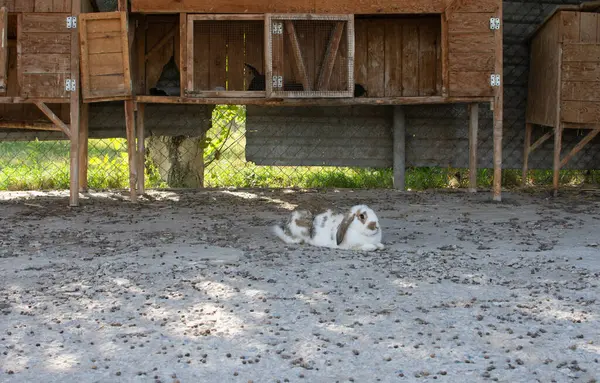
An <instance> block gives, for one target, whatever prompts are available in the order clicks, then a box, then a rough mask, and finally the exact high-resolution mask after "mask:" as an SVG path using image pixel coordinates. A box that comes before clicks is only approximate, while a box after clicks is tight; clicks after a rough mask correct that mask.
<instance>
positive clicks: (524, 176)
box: [521, 122, 533, 187]
mask: <svg viewBox="0 0 600 383" xmlns="http://www.w3.org/2000/svg"><path fill="white" fill-rule="evenodd" d="M532 130H533V124H531V123H529V122H528V123H526V124H525V143H524V145H523V147H524V148H523V174H522V175H521V186H523V187H524V186H526V185H527V171H528V170H529V154H530V153H531V133H532Z"/></svg>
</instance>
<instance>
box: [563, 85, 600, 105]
mask: <svg viewBox="0 0 600 383" xmlns="http://www.w3.org/2000/svg"><path fill="white" fill-rule="evenodd" d="M561 100H562V101H597V102H600V82H575V81H563V82H562V92H561Z"/></svg>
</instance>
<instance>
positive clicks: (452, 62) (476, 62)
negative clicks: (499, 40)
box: [449, 52, 494, 73]
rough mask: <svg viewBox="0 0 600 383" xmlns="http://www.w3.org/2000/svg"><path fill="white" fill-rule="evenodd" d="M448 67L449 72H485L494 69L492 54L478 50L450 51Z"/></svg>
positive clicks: (490, 71)
mask: <svg viewBox="0 0 600 383" xmlns="http://www.w3.org/2000/svg"><path fill="white" fill-rule="evenodd" d="M449 69H450V71H451V72H487V73H492V72H493V71H494V56H493V55H490V54H489V53H479V52H450V53H449Z"/></svg>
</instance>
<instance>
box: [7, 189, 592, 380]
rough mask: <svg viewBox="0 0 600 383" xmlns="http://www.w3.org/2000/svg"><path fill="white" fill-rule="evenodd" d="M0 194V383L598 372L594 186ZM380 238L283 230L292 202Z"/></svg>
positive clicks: (584, 375)
mask: <svg viewBox="0 0 600 383" xmlns="http://www.w3.org/2000/svg"><path fill="white" fill-rule="evenodd" d="M489 197H490V195H489V193H480V194H477V195H469V194H465V193H398V192H394V191H375V192H373V191H360V192H353V191H337V192H336V191H328V192H319V191H307V192H302V193H298V192H289V191H288V192H286V191H269V190H257V191H252V190H244V191H211V192H162V193H158V192H154V193H150V195H149V197H148V199H143V200H142V201H141V203H140V204H138V205H137V206H136V205H132V204H130V203H129V202H127V201H126V200H125V199H124V198H123V197H122V196H121V195H119V194H102V193H97V194H94V195H92V196H91V197H89V198H85V199H83V200H82V206H81V207H80V208H77V209H69V208H68V207H67V199H66V197H65V194H64V193H55V194H51V193H1V194H0V209H1V210H0V220H1V221H0V228H1V230H0V287H1V289H0V381H2V382H159V381H160V382H169V383H171V382H177V381H179V382H219V383H221V382H244V383H247V382H249V381H252V382H348V381H350V382H379V381H381V382H397V381H398V382H402V381H424V380H427V381H433V380H436V381H442V382H479V381H489V380H493V381H501V382H571V381H578V382H595V381H596V379H599V380H600V364H599V362H598V360H599V359H600V302H599V301H598V298H599V293H600V288H599V283H600V278H599V276H600V247H599V243H600V197H599V196H598V195H597V194H574V193H572V194H568V195H562V196H561V197H559V198H557V199H553V198H549V196H548V195H547V194H545V193H542V192H540V193H538V194H536V196H529V195H526V194H511V193H505V194H503V197H504V201H503V202H502V203H500V204H497V203H493V202H491V201H490V200H489ZM362 202H364V203H367V204H369V205H370V206H371V207H373V208H374V209H375V210H376V211H377V212H378V214H379V216H380V219H381V222H382V226H383V228H384V243H385V244H386V245H387V248H386V249H385V250H384V251H380V252H377V253H360V252H352V251H339V250H329V249H321V248H309V247H307V246H287V245H284V244H282V243H280V242H279V241H278V240H276V239H274V238H273V237H272V236H271V235H270V233H269V226H271V225H272V224H275V223H278V222H281V221H283V220H285V219H286V218H287V214H288V211H289V209H292V208H294V207H295V206H296V205H297V204H298V203H311V204H314V203H324V204H330V205H331V206H333V207H337V208H340V209H342V208H347V207H349V206H351V205H353V204H355V203H362Z"/></svg>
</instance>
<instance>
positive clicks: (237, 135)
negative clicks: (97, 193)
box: [0, 0, 600, 190]
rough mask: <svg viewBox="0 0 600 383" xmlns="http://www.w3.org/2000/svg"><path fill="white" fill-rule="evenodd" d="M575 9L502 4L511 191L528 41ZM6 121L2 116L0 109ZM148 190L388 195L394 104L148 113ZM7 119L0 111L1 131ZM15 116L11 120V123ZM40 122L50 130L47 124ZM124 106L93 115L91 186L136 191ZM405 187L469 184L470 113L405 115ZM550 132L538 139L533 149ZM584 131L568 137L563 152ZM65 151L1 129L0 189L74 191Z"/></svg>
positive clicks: (483, 158) (545, 178)
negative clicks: (550, 20)
mask: <svg viewBox="0 0 600 383" xmlns="http://www.w3.org/2000/svg"><path fill="white" fill-rule="evenodd" d="M578 3H579V1H574V0H562V1H559V0H542V1H531V0H514V1H504V79H505V81H504V91H505V106H504V108H505V109H504V138H503V167H504V169H505V170H504V172H503V184H504V185H505V186H512V185H517V184H519V183H520V181H521V180H520V177H521V174H520V173H521V172H520V168H521V166H522V163H523V139H524V131H525V108H526V98H527V78H528V73H529V47H528V38H529V36H530V34H531V33H532V32H533V31H534V29H535V28H536V26H537V25H539V24H540V23H541V22H542V20H543V19H544V18H545V17H546V16H547V15H549V14H550V13H551V12H552V11H553V9H554V8H555V7H556V6H557V5H561V4H578ZM1 108H2V107H1V106H0V112H1V111H3V110H5V109H1ZM145 115H146V133H147V137H146V155H145V171H146V187H147V188H168V187H174V188H179V187H184V188H185V187H187V188H195V187H231V186H232V187H353V188H368V187H391V186H392V169H391V166H392V162H391V159H392V156H391V153H392V143H393V140H392V130H391V121H392V120H391V115H392V107H383V106H377V107H362V106H361V107H345V108H333V107H332V108H316V107H314V108H290V107H286V108H279V107H277V108H275V107H272V108H269V107H256V106H248V107H244V106H235V105H231V106H217V107H212V106H202V105H168V106H167V105H147V106H146V112H145ZM6 117H7V114H0V122H2V120H3V119H5V118H6ZM8 117H10V116H8ZM40 121H42V122H46V121H43V120H40ZM124 121H125V120H124V114H123V105H122V103H117V104H110V103H109V104H106V103H101V104H94V105H92V106H91V109H90V140H89V148H88V149H89V151H88V164H89V166H88V184H89V187H90V188H91V189H114V188H127V187H128V158H127V145H126V141H125V139H124V137H125V127H124ZM406 121H407V132H406V133H407V136H406V150H407V152H406V156H407V175H406V180H407V186H408V187H409V188H411V189H424V188H439V187H466V186H467V182H468V181H467V180H468V170H467V169H466V168H467V167H468V127H467V121H468V115H467V110H466V106H465V105H435V106H410V107H406ZM545 131H546V130H545V129H544V128H541V127H537V128H536V129H535V130H534V137H533V139H534V140H535V139H536V138H537V137H539V136H541V135H542V134H544V133H545ZM583 134H585V132H584V131H567V132H565V137H564V139H563V141H564V148H563V150H564V151H565V152H566V151H568V150H570V149H571V148H572V147H574V146H575V145H576V143H577V142H578V141H579V140H580V139H581V137H582V135H583ZM478 147H479V150H478V167H479V168H480V170H479V174H478V179H479V186H480V187H488V186H489V185H490V183H491V175H492V172H491V168H492V148H493V138H492V113H491V112H490V111H489V106H488V105H486V104H482V105H481V109H480V131H479V141H478ZM552 150H553V143H552V140H549V141H548V142H546V143H545V144H544V145H542V146H541V147H539V148H538V149H537V150H536V152H534V153H533V154H532V156H531V158H530V168H531V169H534V170H533V171H532V172H531V179H530V180H529V181H530V182H532V183H534V184H549V183H550V182H551V168H552ZM599 168H600V137H597V138H596V139H594V140H593V141H592V142H591V143H590V144H588V145H587V146H586V147H585V148H584V150H583V151H582V152H581V153H579V154H578V155H577V156H576V157H574V158H573V159H572V160H571V162H570V163H569V164H568V165H567V167H566V169H565V170H564V171H563V172H562V180H561V181H562V183H563V184H566V183H581V182H596V183H597V182H598V181H599V177H600V176H599V173H598V171H597V169H599ZM68 187H69V143H68V141H65V140H64V136H62V134H61V133H60V132H33V131H23V130H17V129H2V128H0V189H1V190H24V189H66V188H68Z"/></svg>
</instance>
